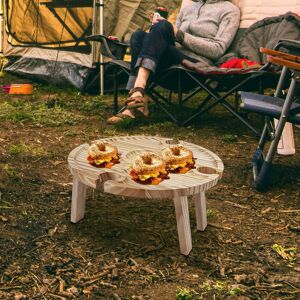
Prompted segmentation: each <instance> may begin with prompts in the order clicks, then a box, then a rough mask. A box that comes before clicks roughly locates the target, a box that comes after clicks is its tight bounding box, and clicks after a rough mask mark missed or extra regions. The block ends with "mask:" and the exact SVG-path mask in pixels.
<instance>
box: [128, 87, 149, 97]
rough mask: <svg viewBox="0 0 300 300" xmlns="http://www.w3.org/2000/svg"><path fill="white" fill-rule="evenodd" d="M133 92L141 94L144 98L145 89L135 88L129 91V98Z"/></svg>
mask: <svg viewBox="0 0 300 300" xmlns="http://www.w3.org/2000/svg"><path fill="white" fill-rule="evenodd" d="M135 92H140V93H141V94H142V96H143V97H145V89H143V88H141V87H135V88H133V89H131V90H130V91H129V94H128V95H129V97H130V96H132V94H133V93H135Z"/></svg>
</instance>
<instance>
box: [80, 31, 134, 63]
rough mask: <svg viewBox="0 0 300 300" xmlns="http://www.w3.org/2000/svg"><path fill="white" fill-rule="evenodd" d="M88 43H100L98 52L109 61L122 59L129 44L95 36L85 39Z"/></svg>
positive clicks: (103, 36) (100, 35) (98, 35)
mask: <svg viewBox="0 0 300 300" xmlns="http://www.w3.org/2000/svg"><path fill="white" fill-rule="evenodd" d="M86 39H87V40H88V41H93V42H99V43H101V47H100V52H101V54H102V55H104V56H108V57H110V58H111V59H114V60H115V59H123V58H124V55H125V53H126V50H127V48H128V47H129V44H127V43H123V42H119V41H117V40H113V39H110V38H109V37H107V36H105V35H102V34H96V35H91V36H88V37H87V38H86Z"/></svg>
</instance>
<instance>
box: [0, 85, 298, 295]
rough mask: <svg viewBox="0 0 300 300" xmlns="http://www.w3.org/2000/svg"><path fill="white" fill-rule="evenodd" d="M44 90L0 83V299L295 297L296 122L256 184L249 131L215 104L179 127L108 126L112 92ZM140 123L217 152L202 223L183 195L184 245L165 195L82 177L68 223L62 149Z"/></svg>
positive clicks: (156, 123) (146, 130)
mask: <svg viewBox="0 0 300 300" xmlns="http://www.w3.org/2000/svg"><path fill="white" fill-rule="evenodd" d="M50 94H51V95H52V96H51V97H48V96H47V95H50ZM53 94H54V93H53V91H52V90H51V89H49V88H47V87H43V86H40V85H37V86H35V92H34V95H33V96H32V97H20V96H19V97H13V96H8V95H1V100H0V122H1V127H0V153H1V156H0V167H1V168H0V170H1V171H0V179H1V183H0V191H1V198H0V232H1V234H0V274H1V275H0V298H1V299H162V300H163V299H167V300H168V299H240V300H242V299H299V298H300V282H299V278H300V273H299V272H300V266H299V251H300V250H299V220H300V215H299V212H300V211H299V198H300V196H299V194H300V192H299V186H300V176H299V175H300V173H299V165H300V158H299V155H298V154H299V152H300V148H299V144H300V143H299V142H300V139H299V132H300V130H299V128H295V138H296V145H297V149H296V151H297V154H296V156H293V157H279V156H277V157H276V160H275V163H276V164H275V167H274V170H273V176H272V183H271V185H270V187H269V188H268V189H267V190H266V191H265V192H263V193H258V192H257V191H255V190H253V189H252V188H251V179H252V174H251V172H252V170H251V166H250V162H251V157H252V154H253V152H254V150H255V148H256V145H257V142H258V141H257V139H256V138H255V137H254V135H253V134H252V133H251V132H249V131H248V130H247V129H246V128H245V127H244V126H243V125H242V124H241V123H239V122H238V121H237V120H234V119H232V118H231V116H230V115H228V113H227V112H225V111H223V110H221V109H216V110H214V111H212V112H210V113H208V114H207V115H206V116H205V117H204V118H202V119H199V120H197V122H195V123H194V124H192V125H191V126H188V127H178V126H176V125H174V124H172V123H171V122H169V121H166V120H164V119H165V118H166V117H165V116H163V115H162V116H161V117H160V119H159V120H158V119H156V118H154V117H153V118H151V119H150V120H149V121H148V122H147V123H139V124H135V126H132V125H130V126H127V127H126V128H124V127H123V128H122V127H120V128H119V127H117V128H116V127H107V126H106V124H105V120H106V118H107V116H108V115H109V114H110V113H111V107H112V96H106V97H99V96H98V97H91V96H81V95H78V94H77V91H72V90H70V91H61V90H59V91H58V92H57V97H54V96H53ZM48 98H49V99H48ZM154 114H156V115H158V114H160V112H158V111H157V110H156V109H155V108H153V107H152V116H153V115H154ZM251 118H254V121H255V123H256V124H261V119H260V118H259V117H256V116H251ZM140 133H143V134H147V135H159V136H164V137H175V138H178V139H183V140H186V141H189V142H193V143H196V144H199V145H201V146H203V147H205V148H208V149H210V150H211V151H213V152H215V153H216V154H217V155H218V156H219V157H220V158H221V159H222V160H223V162H224V165H225V172H224V176H223V178H222V180H221V181H220V182H219V183H218V185H217V186H216V187H215V188H213V189H211V190H209V191H208V193H207V199H208V202H207V206H208V212H207V213H208V221H209V225H208V227H207V229H206V230H205V231H204V232H199V231H196V221H195V215H194V207H193V204H192V201H190V212H191V226H192V238H193V250H192V252H191V254H190V255H189V256H188V257H184V256H182V255H180V254H179V247H178V238H177V230H176V222H175V215H174V207H173V203H172V201H169V200H141V199H132V198H122V197H115V196H112V195H108V194H103V193H101V192H99V191H93V190H91V189H89V190H88V195H87V207H86V215H85V218H84V219H83V220H82V221H80V222H79V223H77V224H71V223H70V204H71V189H72V185H71V181H72V178H71V175H70V172H69V170H68V165H67V156H68V154H69V152H70V151H71V150H72V149H73V148H74V147H76V146H78V145H80V144H82V143H85V142H89V141H91V140H94V139H97V138H100V137H107V136H117V135H127V134H130V135H131V134H140ZM297 247H298V249H297Z"/></svg>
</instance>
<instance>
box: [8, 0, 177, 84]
mask: <svg viewBox="0 0 300 300" xmlns="http://www.w3.org/2000/svg"><path fill="white" fill-rule="evenodd" d="M103 2H104V20H103V23H104V34H106V35H114V36H117V37H118V38H119V39H125V40H128V38H129V36H130V34H131V33H132V32H133V31H134V30H136V29H137V28H147V26H149V25H150V23H149V18H148V15H149V13H151V12H153V11H154V10H155V7H157V6H165V7H168V9H169V11H170V13H172V12H174V10H175V9H176V8H178V7H179V6H180V3H181V0H175V1H167V0H158V1H155V0H151V1H149V0H148V1H146V0H122V1H118V0H112V1H105V0H104V1H103ZM170 2H171V3H170ZM99 8H100V1H99V0H52V1H51V0H44V1H43V0H41V1H40V0H4V17H5V29H6V30H5V34H4V45H3V54H4V55H5V56H6V57H8V58H9V63H8V64H7V65H6V66H5V70H6V71H7V72H11V73H14V74H18V75H22V76H25V77H26V78H29V79H33V80H38V81H42V82H50V83H51V84H56V85H61V86H66V85H73V86H75V87H77V88H79V89H82V88H83V87H84V85H85V80H86V78H87V77H88V75H89V73H90V72H92V71H93V70H94V69H95V66H96V64H97V62H98V61H99V53H98V51H97V50H98V49H97V45H91V44H90V43H89V42H87V41H85V40H84V37H86V36H88V35H91V34H92V33H95V34H96V33H100V31H99V27H100V17H101V15H100V13H99Z"/></svg>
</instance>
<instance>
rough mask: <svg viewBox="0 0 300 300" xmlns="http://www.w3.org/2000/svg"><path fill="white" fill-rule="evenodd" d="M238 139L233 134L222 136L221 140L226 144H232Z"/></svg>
mask: <svg viewBox="0 0 300 300" xmlns="http://www.w3.org/2000/svg"><path fill="white" fill-rule="evenodd" d="M237 139H238V136H237V135H234V134H224V136H223V138H222V140H223V141H224V142H226V143H234V142H236V141H237Z"/></svg>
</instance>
